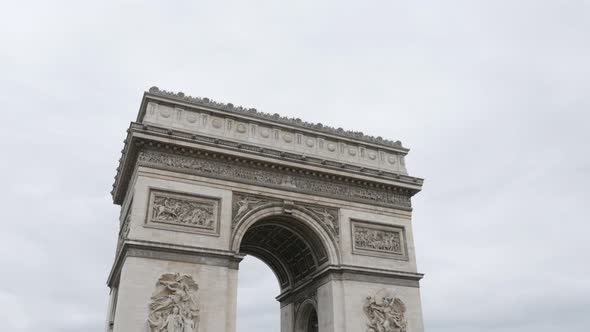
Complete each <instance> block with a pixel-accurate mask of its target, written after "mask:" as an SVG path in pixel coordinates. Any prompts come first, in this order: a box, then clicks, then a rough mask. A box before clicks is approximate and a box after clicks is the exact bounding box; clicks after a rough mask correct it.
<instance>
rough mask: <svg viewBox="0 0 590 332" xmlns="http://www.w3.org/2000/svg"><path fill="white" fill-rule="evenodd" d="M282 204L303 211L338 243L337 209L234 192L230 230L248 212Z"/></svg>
mask: <svg viewBox="0 0 590 332" xmlns="http://www.w3.org/2000/svg"><path fill="white" fill-rule="evenodd" d="M273 203H274V204H283V205H285V208H286V209H287V210H288V209H289V208H290V206H291V207H295V208H299V209H301V210H304V211H305V212H307V213H308V214H309V215H311V216H312V217H314V218H315V219H316V220H317V221H319V222H320V225H321V226H322V227H323V228H324V229H325V230H326V231H328V234H330V235H331V236H332V237H333V238H334V240H335V241H336V242H339V241H340V222H339V218H338V217H339V211H338V209H337V208H332V207H327V206H323V205H317V204H308V203H303V202H290V201H283V200H281V199H277V198H272V197H265V196H261V195H253V194H248V193H240V192H234V195H233V202H232V229H233V228H235V227H236V226H237V224H238V223H239V221H240V220H241V219H242V218H243V217H244V216H245V215H246V214H248V212H250V211H252V210H253V209H255V208H258V207H261V206H263V205H267V204H273Z"/></svg>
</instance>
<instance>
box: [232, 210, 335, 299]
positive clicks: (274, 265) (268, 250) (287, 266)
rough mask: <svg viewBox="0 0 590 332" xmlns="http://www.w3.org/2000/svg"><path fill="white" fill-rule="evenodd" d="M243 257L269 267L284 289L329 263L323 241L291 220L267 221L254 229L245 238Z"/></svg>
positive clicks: (242, 248)
mask: <svg viewBox="0 0 590 332" xmlns="http://www.w3.org/2000/svg"><path fill="white" fill-rule="evenodd" d="M240 253H244V254H250V255H253V256H256V257H258V258H259V259H261V260H262V261H264V262H265V263H266V264H268V266H270V268H271V269H272V270H273V272H274V273H275V275H276V276H277V278H278V280H279V284H280V286H281V289H289V288H292V287H293V286H294V285H296V284H298V283H301V282H302V281H304V280H306V279H307V278H309V277H311V276H313V275H314V274H315V273H316V272H318V271H319V269H320V266H322V265H324V264H326V263H327V262H328V253H327V251H326V249H325V248H324V244H322V242H321V240H320V239H319V238H318V237H317V236H316V235H315V234H314V233H313V231H311V230H309V229H306V227H305V226H304V225H303V224H302V223H300V222H298V220H297V219H294V218H288V217H275V218H269V219H263V220H260V221H258V222H257V223H256V224H254V225H253V226H251V227H250V228H249V229H248V230H247V231H246V233H245V235H244V237H243V238H242V242H241V244H240Z"/></svg>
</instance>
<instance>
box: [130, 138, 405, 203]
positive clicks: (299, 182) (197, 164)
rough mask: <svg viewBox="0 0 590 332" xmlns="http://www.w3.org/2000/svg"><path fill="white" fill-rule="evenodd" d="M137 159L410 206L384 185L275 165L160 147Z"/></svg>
mask: <svg viewBox="0 0 590 332" xmlns="http://www.w3.org/2000/svg"><path fill="white" fill-rule="evenodd" d="M137 160H138V163H141V164H144V165H150V166H151V165H153V166H159V167H167V168H174V169H176V170H186V171H189V172H191V173H194V174H197V175H204V176H208V177H214V178H221V179H230V180H235V181H240V182H246V183H252V184H257V185H263V186H268V187H274V188H278V189H284V190H291V191H297V192H304V193H310V194H318V195H322V196H327V197H334V198H339V199H344V200H352V201H358V202H363V203H368V204H379V205H385V206H389V207H396V208H402V209H406V210H407V209H410V208H411V202H410V196H409V195H406V194H401V193H396V192H392V191H389V190H387V189H383V188H377V187H370V186H367V187H362V186H358V185H354V184H351V183H349V182H344V181H339V180H326V179H324V178H319V177H311V176H308V175H304V174H299V173H294V172H286V171H281V170H278V169H274V168H260V167H255V166H253V165H248V164H244V163H234V162H230V161H228V160H223V161H222V160H216V159H213V158H207V157H196V156H185V155H178V154H173V153H168V152H163V151H158V150H151V149H147V150H143V151H141V152H140V153H139V155H138V159H137Z"/></svg>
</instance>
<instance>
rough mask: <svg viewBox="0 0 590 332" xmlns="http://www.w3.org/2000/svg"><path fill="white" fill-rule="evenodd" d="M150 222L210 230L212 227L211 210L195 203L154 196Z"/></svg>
mask: <svg viewBox="0 0 590 332" xmlns="http://www.w3.org/2000/svg"><path fill="white" fill-rule="evenodd" d="M152 221H154V222H160V223H171V224H186V225H192V226H201V227H207V228H211V227H212V225H213V208H212V207H210V206H206V205H204V204H199V203H197V202H191V201H186V200H180V199H176V198H171V197H165V196H156V197H155V199H154V204H153V214H152Z"/></svg>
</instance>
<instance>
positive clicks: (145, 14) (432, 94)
mask: <svg viewBox="0 0 590 332" xmlns="http://www.w3.org/2000/svg"><path fill="white" fill-rule="evenodd" d="M0 22H1V23H0V40H2V43H1V44H0V73H1V75H0V91H2V93H0V105H2V111H1V113H0V114H1V119H2V120H1V122H0V128H1V130H0V148H1V150H2V151H3V153H4V156H5V157H4V158H3V159H2V160H3V162H1V163H0V180H1V181H2V183H3V185H4V187H3V190H2V193H1V194H0V198H1V200H2V202H3V204H2V210H3V214H2V219H1V220H2V221H1V223H2V232H0V243H1V244H2V245H1V248H2V249H4V250H2V251H1V252H0V266H2V267H3V268H2V270H3V272H4V273H2V274H1V275H0V321H1V322H2V323H3V329H5V330H9V331H33V330H36V329H39V328H40V327H41V328H43V329H44V330H47V331H102V329H103V324H104V313H105V309H106V295H107V288H106V286H105V280H106V276H107V273H108V271H109V269H110V264H111V263H112V259H113V255H114V248H115V239H116V233H117V218H118V208H117V207H115V206H112V204H111V201H110V197H109V196H108V191H109V190H110V185H111V184H112V177H113V176H114V174H115V167H116V162H117V159H118V158H119V151H120V149H121V148H122V140H123V138H124V134H125V129H126V128H127V126H128V124H129V122H130V121H132V120H134V119H135V115H136V112H137V108H138V105H139V100H140V96H141V93H142V92H143V90H145V89H147V88H149V86H151V85H158V86H160V87H162V88H165V89H169V90H176V91H184V92H185V93H190V94H195V95H200V96H208V97H211V98H213V99H217V100H221V101H226V102H232V103H234V104H243V105H244V106H249V107H256V108H258V109H261V110H263V111H266V112H271V113H274V112H277V113H281V114H284V115H288V116H295V117H299V118H302V119H305V120H308V121H313V122H322V123H326V124H330V125H333V126H336V127H340V126H341V127H344V128H351V129H355V130H362V131H365V132H368V133H370V134H374V135H380V136H383V137H387V138H391V139H400V140H402V142H403V143H404V144H405V145H406V146H408V147H410V148H411V149H412V151H411V152H410V155H409V157H408V166H409V169H410V172H411V173H412V174H413V175H416V176H421V177H425V178H426V184H425V187H424V191H423V192H422V193H420V194H418V195H417V196H416V197H415V199H414V202H413V203H414V207H415V210H414V233H415V240H416V246H417V253H418V264H419V269H420V271H421V272H424V273H426V277H425V279H424V280H423V282H422V299H423V308H424V318H425V325H426V329H427V331H434V332H447V331H451V330H452V331H454V332H457V331H459V332H462V331H465V332H473V331H482V332H488V331H502V332H512V331H519V332H523V331H535V332H543V331H554V330H560V331H585V330H587V326H588V325H589V324H590V319H589V318H588V315H587V313H586V312H585V311H584V309H585V308H589V307H590V301H589V300H588V299H589V298H590V284H589V282H588V278H587V277H586V276H587V275H588V274H589V273H590V265H589V264H587V263H586V262H587V261H589V260H590V257H589V254H588V253H589V252H590V244H589V242H588V241H587V239H586V235H587V234H588V232H589V231H590V227H589V226H588V224H587V222H586V221H587V220H588V217H587V216H588V215H589V214H590V207H589V205H588V203H587V201H588V197H589V196H590V195H589V191H588V188H589V187H590V157H589V156H588V153H587V151H588V147H587V142H588V141H589V139H590V125H589V123H590V112H589V111H588V110H589V109H590V100H589V99H588V87H589V86H590V79H589V77H590V66H589V65H588V61H587V59H588V58H589V57H590V44H589V43H588V41H587V40H588V31H590V23H589V22H590V4H589V3H588V1H582V0H572V1H551V0H544V1H532V0H525V1H518V2H515V1H459V0H457V1H444V2H443V1H419V2H403V1H390V2H387V3H386V2H383V3H370V2H351V1H344V2H343V1H324V2H321V3H317V2H311V1H303V2H298V3H296V4H295V3H292V4H286V3H278V2H270V1H260V2H256V3H252V2H243V1H228V2H211V3H198V4H197V3H193V2H189V1H180V2H175V4H174V5H172V4H170V3H167V2H166V3H165V2H158V1H131V0H128V1H95V2H91V1H88V2H80V1H53V2H51V3H50V2H43V1H20V2H18V3H11V4H6V5H4V6H3V10H2V12H1V13H0ZM240 268H241V270H240V293H239V294H240V297H239V299H240V300H239V301H240V302H239V304H238V329H239V331H241V332H250V331H257V332H259V331H276V330H277V329H278V320H279V314H278V304H277V302H276V301H275V300H274V298H273V297H274V296H276V295H277V294H278V287H277V283H276V279H275V278H274V275H272V272H270V270H269V269H268V268H267V267H265V266H263V265H262V264H261V263H260V262H257V261H256V260H254V259H249V258H247V259H246V261H245V262H244V263H242V265H241V267H240Z"/></svg>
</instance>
